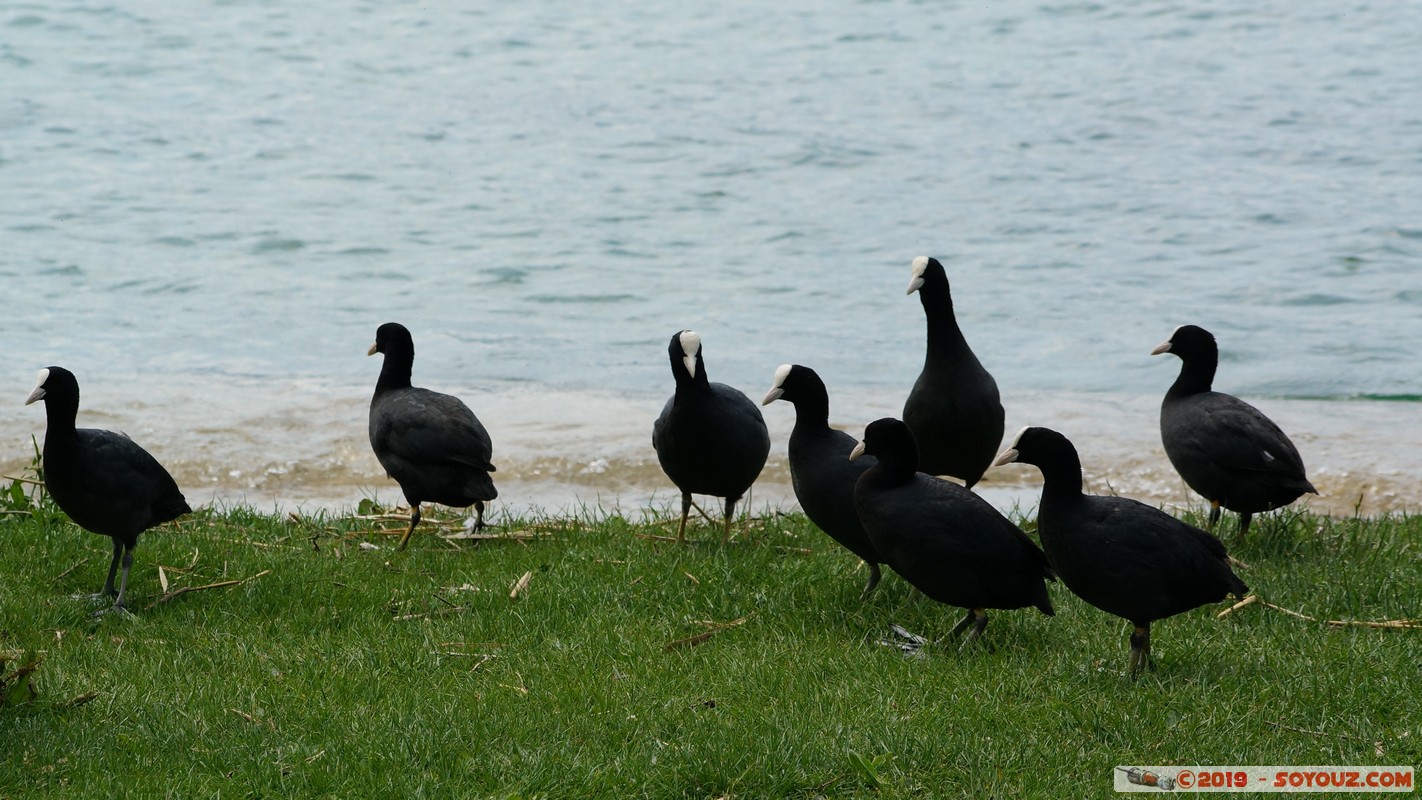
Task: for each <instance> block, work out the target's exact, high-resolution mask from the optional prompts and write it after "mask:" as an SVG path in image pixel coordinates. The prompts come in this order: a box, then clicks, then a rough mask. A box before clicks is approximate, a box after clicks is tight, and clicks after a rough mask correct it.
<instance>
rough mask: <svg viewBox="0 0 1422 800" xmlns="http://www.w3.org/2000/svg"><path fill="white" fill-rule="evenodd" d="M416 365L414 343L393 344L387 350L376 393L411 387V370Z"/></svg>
mask: <svg viewBox="0 0 1422 800" xmlns="http://www.w3.org/2000/svg"><path fill="white" fill-rule="evenodd" d="M414 366H415V348H414V346H413V345H402V344H395V345H391V346H390V348H389V349H387V350H386V351H385V363H384V365H382V366H381V367H380V379H379V380H377V381H376V382H375V393H376V394H380V393H381V392H388V391H390V390H392V389H408V388H410V371H411V370H412V369H413V368H414Z"/></svg>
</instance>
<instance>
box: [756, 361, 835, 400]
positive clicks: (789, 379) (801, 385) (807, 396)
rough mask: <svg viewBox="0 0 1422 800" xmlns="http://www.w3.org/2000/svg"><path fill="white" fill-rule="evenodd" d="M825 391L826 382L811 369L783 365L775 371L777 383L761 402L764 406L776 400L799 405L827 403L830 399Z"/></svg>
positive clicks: (794, 365)
mask: <svg viewBox="0 0 1422 800" xmlns="http://www.w3.org/2000/svg"><path fill="white" fill-rule="evenodd" d="M828 394H829V393H828V392H827V391H826V390H825V382H824V381H822V380H820V376H819V375H817V374H815V371H814V370H812V369H810V368H809V367H802V366H800V365H799V364H781V365H780V368H779V369H777V370H775V382H774V383H773V384H771V386H770V391H768V392H766V393H765V399H764V400H762V401H760V404H761V405H763V406H768V405H770V404H771V403H773V402H775V401H776V400H784V401H786V402H787V403H799V402H800V401H802V400H804V401H809V402H821V403H822V402H825V401H826V399H827V398H828Z"/></svg>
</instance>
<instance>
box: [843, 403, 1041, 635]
mask: <svg viewBox="0 0 1422 800" xmlns="http://www.w3.org/2000/svg"><path fill="white" fill-rule="evenodd" d="M863 454H867V455H872V456H876V457H877V458H878V459H879V463H877V464H875V465H874V466H873V467H870V468H869V470H868V471H866V472H865V473H864V475H863V476H861V477H860V478H859V483H858V484H856V485H855V487H854V505H855V508H856V509H857V510H858V511H859V519H860V520H861V521H863V523H864V530H865V531H866V532H867V533H868V534H869V540H870V541H872V542H873V543H874V547H875V548H877V549H878V551H879V555H880V557H881V558H883V559H884V561H885V562H886V563H887V564H888V565H889V566H890V567H893V569H894V571H895V572H897V573H899V574H900V575H902V576H903V577H904V580H907V581H908V582H909V583H910V584H912V585H913V586H914V587H915V588H917V589H918V590H919V591H921V592H923V593H924V594H926V595H928V596H929V597H931V598H933V599H934V600H937V601H938V602H940V603H945V604H947V605H950V606H958V607H960V608H966V609H968V614H967V616H965V617H964V618H963V620H962V622H959V623H958V625H957V627H955V628H954V629H953V635H954V636H956V635H957V634H959V633H961V632H962V631H963V629H964V628H966V627H967V626H968V625H969V624H970V623H971V624H972V625H973V630H972V632H971V633H970V634H969V635H968V636H967V638H966V639H965V640H964V642H963V644H964V645H965V646H966V645H967V643H968V642H971V641H972V640H973V639H975V638H977V636H978V635H979V634H981V633H982V630H983V628H985V627H987V621H988V618H987V609H989V608H1025V607H1027V606H1036V607H1037V608H1038V609H1039V610H1040V611H1041V612H1042V613H1043V614H1047V615H1051V614H1052V613H1053V611H1052V602H1051V600H1050V599H1049V598H1048V597H1047V585H1046V581H1047V580H1050V579H1051V578H1052V572H1051V570H1050V569H1049V568H1048V566H1047V559H1046V557H1045V556H1044V555H1043V554H1042V550H1041V548H1039V547H1037V545H1036V544H1034V543H1033V542H1032V540H1031V539H1029V538H1027V535H1026V534H1024V533H1023V532H1022V531H1021V530H1019V529H1018V527H1017V526H1016V525H1013V524H1012V522H1011V521H1009V520H1008V519H1007V518H1006V517H1004V516H1003V515H1002V514H1001V513H999V512H998V510H997V509H995V508H993V507H992V506H991V505H989V504H988V502H987V501H986V500H984V499H982V498H981V497H978V496H977V495H976V494H973V493H972V492H971V491H968V490H967V489H964V488H963V487H961V486H959V485H957V484H956V483H951V482H949V481H945V480H942V479H939V478H935V477H933V476H931V475H926V474H924V473H922V472H919V471H918V452H917V449H916V447H915V445H914V440H913V435H912V434H911V433H910V432H909V429H908V427H907V426H906V425H904V423H902V422H900V421H899V420H896V419H881V420H877V421H875V422H871V423H869V427H867V428H865V429H864V441H862V442H860V443H859V445H858V446H856V447H855V448H854V451H853V453H851V455H850V458H851V459H852V458H856V457H858V456H859V455H863Z"/></svg>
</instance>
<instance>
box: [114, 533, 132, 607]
mask: <svg viewBox="0 0 1422 800" xmlns="http://www.w3.org/2000/svg"><path fill="white" fill-rule="evenodd" d="M115 541H117V540H115ZM132 568H133V546H132V545H130V546H127V547H124V549H123V573H122V575H120V577H119V590H118V597H116V598H114V608H120V609H123V610H125V611H127V610H128V606H126V605H124V602H123V595H124V592H126V591H127V590H128V571H129V570H130V569H132Z"/></svg>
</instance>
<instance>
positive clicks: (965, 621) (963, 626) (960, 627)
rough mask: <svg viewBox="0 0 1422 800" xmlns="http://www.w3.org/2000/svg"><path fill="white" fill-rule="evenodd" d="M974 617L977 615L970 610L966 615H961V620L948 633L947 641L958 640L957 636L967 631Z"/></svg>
mask: <svg viewBox="0 0 1422 800" xmlns="http://www.w3.org/2000/svg"><path fill="white" fill-rule="evenodd" d="M976 617H977V614H976V613H974V612H973V610H972V609H971V608H970V609H968V613H967V614H964V615H963V618H962V619H961V620H959V621H958V624H957V625H954V626H953V630H951V631H949V632H948V638H949V639H956V638H958V634H960V633H962V632H963V631H965V630H967V629H968V626H969V625H971V624H973V619H974V618H976Z"/></svg>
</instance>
